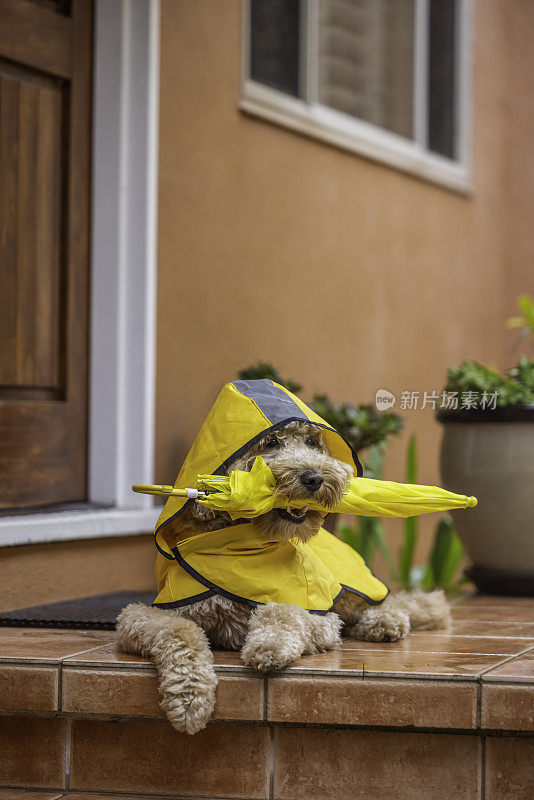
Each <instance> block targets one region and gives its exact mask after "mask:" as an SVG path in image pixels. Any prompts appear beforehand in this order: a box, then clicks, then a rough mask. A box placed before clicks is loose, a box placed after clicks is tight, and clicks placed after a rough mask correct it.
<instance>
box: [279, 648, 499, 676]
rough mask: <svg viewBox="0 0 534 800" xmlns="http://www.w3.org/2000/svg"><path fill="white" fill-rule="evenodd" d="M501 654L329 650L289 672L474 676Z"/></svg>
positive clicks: (308, 659)
mask: <svg viewBox="0 0 534 800" xmlns="http://www.w3.org/2000/svg"><path fill="white" fill-rule="evenodd" d="M503 658H505V657H503V656H499V655H478V654H471V653H457V654H454V653H452V654H451V653H419V652H412V653H404V652H402V651H397V650H390V651H382V650H380V651H373V652H362V651H360V650H346V649H341V650H333V651H332V652H330V653H320V654H319V655H313V656H303V657H302V658H300V659H299V660H298V661H296V662H295V664H294V665H293V666H292V667H290V668H289V669H288V670H287V671H286V672H287V673H293V672H301V673H305V672H310V671H313V672H319V671H321V672H322V671H326V672H331V673H335V674H336V673H340V674H343V673H347V672H352V673H353V674H354V675H359V676H362V675H364V674H365V675H371V674H372V675H380V676H382V675H384V676H396V675H398V676H400V677H407V676H408V675H421V676H425V677H426V676H428V677H439V676H441V675H443V676H446V677H459V678H467V677H469V676H471V678H472V679H474V677H475V676H476V675H478V674H479V673H481V672H483V671H484V670H486V669H490V667H493V666H497V665H498V664H500V663H501V662H502V661H503Z"/></svg>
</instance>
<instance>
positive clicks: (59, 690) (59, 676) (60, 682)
mask: <svg viewBox="0 0 534 800" xmlns="http://www.w3.org/2000/svg"><path fill="white" fill-rule="evenodd" d="M57 710H58V713H61V711H62V710H63V670H62V669H61V662H59V664H58V665H57Z"/></svg>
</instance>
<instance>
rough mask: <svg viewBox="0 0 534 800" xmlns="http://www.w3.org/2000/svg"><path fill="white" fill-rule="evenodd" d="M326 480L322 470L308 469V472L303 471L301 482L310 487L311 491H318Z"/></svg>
mask: <svg viewBox="0 0 534 800" xmlns="http://www.w3.org/2000/svg"><path fill="white" fill-rule="evenodd" d="M323 481H324V478H323V476H322V475H321V473H320V472H312V471H311V470H308V471H307V472H303V473H302V475H301V476H300V482H301V483H302V485H303V486H305V487H306V489H309V490H310V491H311V492H316V491H317V489H319V487H320V486H322V483H323Z"/></svg>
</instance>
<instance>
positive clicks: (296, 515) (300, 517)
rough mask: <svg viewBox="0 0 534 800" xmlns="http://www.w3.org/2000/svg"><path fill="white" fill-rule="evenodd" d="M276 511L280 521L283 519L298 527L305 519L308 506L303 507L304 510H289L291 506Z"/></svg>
mask: <svg viewBox="0 0 534 800" xmlns="http://www.w3.org/2000/svg"><path fill="white" fill-rule="evenodd" d="M276 510H277V512H278V514H279V516H281V517H282V519H285V520H287V521H288V522H293V523H294V524H295V525H299V524H300V523H301V522H304V520H305V519H306V514H307V511H308V506H305V508H291V506H288V507H287V508H277V509H276Z"/></svg>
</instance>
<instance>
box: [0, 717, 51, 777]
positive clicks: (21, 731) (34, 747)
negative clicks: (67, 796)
mask: <svg viewBox="0 0 534 800" xmlns="http://www.w3.org/2000/svg"><path fill="white" fill-rule="evenodd" d="M65 730H66V721H65V720H63V719H59V718H57V717H49V718H42V719H40V718H39V717H15V716H13V717H0V753H2V758H0V785H1V784H3V785H4V786H6V785H7V786H24V787H29V786H32V787H36V788H41V787H43V788H44V787H50V788H60V787H61V786H64V785H65V784H64V779H65Z"/></svg>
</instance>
